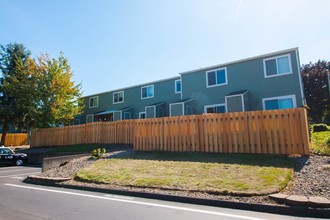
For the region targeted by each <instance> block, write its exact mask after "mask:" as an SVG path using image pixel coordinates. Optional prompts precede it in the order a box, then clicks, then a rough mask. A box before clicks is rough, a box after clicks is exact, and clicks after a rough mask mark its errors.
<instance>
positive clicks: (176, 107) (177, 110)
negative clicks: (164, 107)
mask: <svg viewBox="0 0 330 220" xmlns="http://www.w3.org/2000/svg"><path fill="white" fill-rule="evenodd" d="M170 108H171V116H181V115H182V112H183V109H182V108H183V105H182V103H175V104H172V105H171V107H170Z"/></svg>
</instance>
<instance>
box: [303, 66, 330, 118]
mask: <svg viewBox="0 0 330 220" xmlns="http://www.w3.org/2000/svg"><path fill="white" fill-rule="evenodd" d="M328 74H330V62H327V61H325V60H319V61H317V62H316V63H309V64H306V65H302V69H301V75H302V81H303V84H304V92H305V97H306V101H307V106H308V115H309V117H310V118H311V120H312V121H313V122H314V123H320V122H322V118H324V117H325V116H326V115H327V114H330V94H329V84H328Z"/></svg>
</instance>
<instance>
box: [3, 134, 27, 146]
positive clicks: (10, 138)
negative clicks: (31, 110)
mask: <svg viewBox="0 0 330 220" xmlns="http://www.w3.org/2000/svg"><path fill="white" fill-rule="evenodd" d="M1 137H2V134H0V139H1ZM28 140H29V138H28V134H26V133H15V134H9V133H7V134H6V140H5V146H20V145H27V144H28Z"/></svg>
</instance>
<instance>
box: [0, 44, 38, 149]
mask: <svg viewBox="0 0 330 220" xmlns="http://www.w3.org/2000/svg"><path fill="white" fill-rule="evenodd" d="M30 54H31V53H30V51H28V50H27V49H26V48H25V47H24V46H23V45H22V44H9V45H7V46H2V45H0V71H1V73H2V77H1V78H0V124H1V125H2V138H1V144H2V145H3V144H4V140H5V138H6V133H7V132H8V130H9V126H10V125H16V126H19V127H22V126H23V124H24V123H25V120H26V119H27V118H26V116H27V115H26V112H28V111H29V108H30V107H31V104H32V103H33V102H32V101H31V100H29V99H30V98H32V99H33V98H34V97H33V95H32V94H31V92H30V91H31V89H32V88H34V87H33V82H32V81H33V79H32V77H31V76H30V75H29V71H27V68H28V66H30V64H31V59H30Z"/></svg>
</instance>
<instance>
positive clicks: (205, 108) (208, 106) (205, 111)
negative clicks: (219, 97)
mask: <svg viewBox="0 0 330 220" xmlns="http://www.w3.org/2000/svg"><path fill="white" fill-rule="evenodd" d="M218 106H225V113H226V112H227V104H226V103H220V104H214V105H205V106H204V113H205V114H210V113H207V109H208V108H214V107H218Z"/></svg>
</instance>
